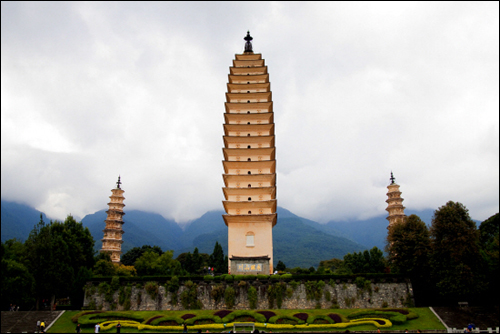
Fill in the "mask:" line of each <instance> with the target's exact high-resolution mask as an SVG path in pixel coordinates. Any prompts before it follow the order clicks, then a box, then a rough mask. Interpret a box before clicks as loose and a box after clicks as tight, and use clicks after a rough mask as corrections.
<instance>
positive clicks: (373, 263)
mask: <svg viewBox="0 0 500 334" xmlns="http://www.w3.org/2000/svg"><path fill="white" fill-rule="evenodd" d="M386 267H387V262H386V260H385V259H384V254H383V253H382V251H381V250H380V249H378V247H373V248H372V249H370V250H369V251H368V250H365V251H363V252H359V253H357V252H354V253H352V254H351V253H349V254H346V255H345V256H344V262H343V266H342V268H340V269H341V270H339V271H341V272H342V273H345V274H360V273H383V272H385V268H386ZM335 273H339V272H337V271H336V272H335Z"/></svg>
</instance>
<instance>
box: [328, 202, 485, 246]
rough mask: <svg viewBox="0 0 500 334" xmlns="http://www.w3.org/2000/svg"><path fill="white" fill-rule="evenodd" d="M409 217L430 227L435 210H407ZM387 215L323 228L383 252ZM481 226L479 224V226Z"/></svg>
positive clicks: (329, 223)
mask: <svg viewBox="0 0 500 334" xmlns="http://www.w3.org/2000/svg"><path fill="white" fill-rule="evenodd" d="M405 214H406V215H407V216H409V215H411V214H415V215H417V216H419V217H420V219H422V221H423V222H425V223H426V224H427V226H429V227H430V225H431V221H432V216H433V215H434V210H432V209H426V210H421V211H415V210H405ZM386 217H387V216H386V215H384V216H378V217H374V218H370V219H365V220H355V221H333V220H332V221H329V222H328V223H326V224H325V225H323V226H322V229H321V230H322V231H324V232H325V233H330V234H331V233H341V234H340V235H342V236H344V237H345V238H348V239H350V240H352V241H355V242H357V243H359V244H361V245H363V246H365V247H366V248H373V247H374V246H377V247H378V248H379V249H381V250H382V251H383V250H384V248H385V238H386V237H387V226H389V221H388V220H387V219H386ZM478 226H479V224H478Z"/></svg>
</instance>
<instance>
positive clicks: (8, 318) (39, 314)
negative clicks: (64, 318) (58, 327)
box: [2, 311, 64, 333]
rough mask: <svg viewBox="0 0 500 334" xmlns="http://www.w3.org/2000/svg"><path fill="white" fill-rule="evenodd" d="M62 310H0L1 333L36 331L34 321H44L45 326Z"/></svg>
mask: <svg viewBox="0 0 500 334" xmlns="http://www.w3.org/2000/svg"><path fill="white" fill-rule="evenodd" d="M62 312H64V311H17V312H9V311H5V312H4V311H2V333H36V332H37V328H36V322H37V321H38V320H40V321H42V320H43V321H45V326H46V328H47V327H48V326H49V325H50V324H51V323H52V322H53V321H54V320H55V319H56V318H57V317H58V316H59V314H61V313H62Z"/></svg>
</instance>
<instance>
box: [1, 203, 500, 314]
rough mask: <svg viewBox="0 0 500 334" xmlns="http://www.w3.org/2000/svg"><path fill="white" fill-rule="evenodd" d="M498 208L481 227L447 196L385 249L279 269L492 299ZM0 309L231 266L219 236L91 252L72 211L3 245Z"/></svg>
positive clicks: (431, 300)
mask: <svg viewBox="0 0 500 334" xmlns="http://www.w3.org/2000/svg"><path fill="white" fill-rule="evenodd" d="M498 239H499V215H498V213H497V214H496V215H494V216H492V217H490V218H488V219H487V220H485V221H484V222H482V223H481V224H480V226H479V228H477V226H476V223H475V222H474V221H473V220H472V219H471V218H470V216H469V214H468V210H467V209H466V207H465V206H464V205H463V204H461V203H455V202H448V203H446V205H444V206H442V207H440V208H438V209H437V210H436V211H435V212H434V216H433V219H432V224H431V226H430V228H429V227H427V225H426V224H425V223H424V222H423V221H422V220H421V219H420V218H419V217H418V216H416V215H411V216H408V217H405V218H404V219H403V220H402V221H401V222H399V223H397V224H394V225H392V226H390V227H389V228H388V235H387V245H386V248H385V251H386V255H384V253H383V252H382V251H381V250H380V249H378V248H377V247H374V248H372V249H370V250H365V251H363V252H355V253H352V254H351V253H350V254H346V255H345V256H344V258H343V259H330V260H324V261H321V262H320V263H319V266H318V268H317V269H315V268H314V267H310V268H308V269H307V268H299V267H297V268H287V267H286V265H285V264H284V263H283V262H282V261H278V263H277V264H276V267H275V268H274V269H275V270H277V271H279V272H280V273H284V272H287V273H292V274H342V275H349V274H363V273H398V274H402V275H405V276H407V277H409V278H410V279H411V281H412V284H413V288H414V295H415V299H416V301H417V303H418V304H420V305H436V304H445V303H450V302H456V301H476V302H481V303H484V302H485V301H486V302H487V301H493V297H491V296H498V292H499V291H498V285H497V284H496V280H495V278H496V277H498V274H499V268H498V264H499V261H498V253H499V241H498ZM1 262H2V277H1V297H2V299H1V300H2V309H8V308H9V304H16V305H21V307H22V309H24V310H27V309H29V308H31V307H36V308H37V309H40V308H42V306H43V301H45V303H48V304H50V305H52V304H54V302H55V300H56V297H57V298H69V300H71V304H72V307H73V308H76V309H78V308H80V307H81V306H82V304H83V286H84V285H85V283H86V282H87V281H88V280H90V279H92V277H99V276H100V277H104V276H174V275H175V276H189V275H206V274H209V273H211V272H212V270H210V271H209V270H208V268H209V267H210V268H214V272H213V273H214V274H221V273H227V271H228V268H227V266H228V259H227V256H225V255H224V252H223V250H222V246H221V245H220V244H219V243H218V242H216V244H215V247H214V250H213V252H212V254H205V253H199V251H198V249H197V248H195V249H194V252H193V253H191V252H187V253H182V254H179V255H178V256H177V258H174V252H173V251H172V250H168V251H163V250H162V249H161V248H160V247H158V246H150V245H144V246H142V247H134V248H132V249H131V250H129V251H128V252H126V253H124V254H123V255H122V256H121V263H119V264H117V263H113V262H112V261H111V259H110V256H109V254H107V253H97V252H95V251H94V239H93V238H92V235H91V234H90V232H89V230H88V228H84V227H83V225H82V224H81V223H80V222H77V221H75V219H74V218H73V217H72V216H71V215H70V216H68V217H67V218H66V219H65V221H64V222H59V221H54V222H52V221H50V222H49V223H45V222H44V221H43V219H42V217H41V216H40V221H39V222H38V224H37V225H35V226H34V228H33V230H32V231H31V232H30V235H29V237H28V239H27V240H26V241H25V242H24V243H23V242H20V241H18V240H16V239H11V240H8V241H6V242H5V243H3V242H2V247H1Z"/></svg>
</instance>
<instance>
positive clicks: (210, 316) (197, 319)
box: [185, 315, 222, 326]
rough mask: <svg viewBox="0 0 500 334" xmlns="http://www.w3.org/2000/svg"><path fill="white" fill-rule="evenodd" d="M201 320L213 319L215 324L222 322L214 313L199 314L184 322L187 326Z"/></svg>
mask: <svg viewBox="0 0 500 334" xmlns="http://www.w3.org/2000/svg"><path fill="white" fill-rule="evenodd" d="M203 320H210V321H213V322H214V323H215V324H220V323H222V319H221V318H220V317H218V316H216V315H199V316H197V317H194V318H190V319H187V320H186V321H185V324H186V325H188V326H193V325H194V323H195V322H196V321H203Z"/></svg>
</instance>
